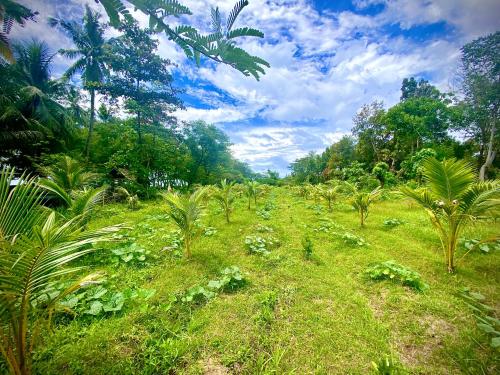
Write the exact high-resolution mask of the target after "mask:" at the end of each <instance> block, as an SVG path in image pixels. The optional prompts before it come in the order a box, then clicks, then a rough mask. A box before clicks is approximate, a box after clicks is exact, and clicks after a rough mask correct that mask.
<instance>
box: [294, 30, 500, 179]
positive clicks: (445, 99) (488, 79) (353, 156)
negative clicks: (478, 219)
mask: <svg viewBox="0 0 500 375" xmlns="http://www.w3.org/2000/svg"><path fill="white" fill-rule="evenodd" d="M499 47H500V32H496V33H494V34H490V35H487V36H485V37H481V38H478V39H476V40H474V41H472V42H470V43H468V44H466V45H464V46H463V47H462V49H461V69H460V72H459V74H458V78H459V79H460V90H459V91H457V92H455V93H443V92H440V91H439V90H438V89H437V88H436V87H435V86H433V85H431V84H430V83H429V82H428V81H427V80H424V79H420V80H418V79H415V78H414V77H410V78H405V79H404V80H403V82H402V85H401V98H400V101H399V102H398V103H397V104H395V105H394V106H392V107H390V108H388V109H386V108H385V107H384V104H383V103H382V102H380V101H374V102H372V103H369V104H365V105H363V106H362V108H361V109H360V110H359V111H358V112H357V113H356V114H355V116H354V117H353V127H352V130H351V133H352V134H351V135H346V136H344V137H342V138H341V139H340V140H339V141H338V142H335V143H334V144H332V145H331V146H330V147H328V148H327V149H326V150H325V151H324V152H323V153H321V154H315V153H310V154H309V155H307V156H305V157H303V158H300V159H297V160H296V161H295V162H293V163H292V164H291V165H290V169H291V172H292V173H291V178H292V180H293V181H295V182H310V183H319V182H323V181H327V180H329V179H332V178H338V179H342V180H350V181H353V182H358V183H360V184H364V185H368V186H370V185H376V184H377V183H378V184H381V185H384V184H386V183H389V184H391V183H396V182H397V181H406V180H411V179H417V180H420V179H421V177H422V173H421V164H422V162H423V161H424V160H425V159H426V158H428V157H430V156H434V157H437V158H438V159H445V158H448V159H449V158H456V159H465V160H468V161H470V162H472V163H473V164H474V165H476V166H477V170H478V171H479V175H480V179H481V180H484V179H485V178H495V177H497V176H498V173H499V167H500V164H499V161H498V158H495V154H496V150H497V149H498V145H499V141H500V135H499V133H498V131H497V128H498V118H499V98H500V58H499V55H498V54H499V52H498V51H499Z"/></svg>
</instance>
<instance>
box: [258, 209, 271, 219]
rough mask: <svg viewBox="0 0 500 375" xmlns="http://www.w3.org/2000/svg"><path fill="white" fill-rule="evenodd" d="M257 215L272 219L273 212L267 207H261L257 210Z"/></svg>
mask: <svg viewBox="0 0 500 375" xmlns="http://www.w3.org/2000/svg"><path fill="white" fill-rule="evenodd" d="M256 214H257V216H259V217H260V218H261V219H264V220H271V213H270V212H269V211H267V210H265V209H263V208H262V209H260V210H257V212H256Z"/></svg>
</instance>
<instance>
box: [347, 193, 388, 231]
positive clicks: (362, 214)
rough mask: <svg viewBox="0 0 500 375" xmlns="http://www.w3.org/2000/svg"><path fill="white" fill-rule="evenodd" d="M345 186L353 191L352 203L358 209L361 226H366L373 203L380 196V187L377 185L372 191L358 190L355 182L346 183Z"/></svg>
mask: <svg viewBox="0 0 500 375" xmlns="http://www.w3.org/2000/svg"><path fill="white" fill-rule="evenodd" d="M345 186H346V187H347V188H348V190H350V191H351V195H352V198H351V205H352V207H354V209H355V210H356V211H358V214H359V221H360V225H361V227H364V226H365V221H366V219H367V217H368V212H369V211H368V210H369V208H370V206H371V204H372V203H373V202H375V201H376V200H377V199H378V198H379V197H380V194H381V190H380V187H377V188H376V189H374V190H372V191H370V192H365V191H360V190H358V188H357V187H356V185H354V184H350V183H346V184H345Z"/></svg>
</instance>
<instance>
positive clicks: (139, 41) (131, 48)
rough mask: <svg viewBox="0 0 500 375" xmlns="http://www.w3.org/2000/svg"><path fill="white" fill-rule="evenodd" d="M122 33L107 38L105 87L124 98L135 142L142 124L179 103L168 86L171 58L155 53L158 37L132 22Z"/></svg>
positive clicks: (163, 116) (161, 118) (162, 116)
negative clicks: (132, 117)
mask: <svg viewBox="0 0 500 375" xmlns="http://www.w3.org/2000/svg"><path fill="white" fill-rule="evenodd" d="M119 30H120V31H121V32H122V35H121V36H119V37H116V38H113V39H111V40H110V41H109V45H110V49H109V53H108V59H109V62H110V68H111V72H112V75H111V77H110V82H109V83H108V85H107V91H108V92H109V93H110V94H111V95H112V96H113V97H122V98H124V99H125V108H126V109H127V111H128V112H129V113H133V114H135V116H136V124H137V125H136V126H137V134H138V142H139V144H141V143H142V140H143V137H142V135H143V130H142V127H143V124H144V123H147V121H148V120H149V119H154V118H155V117H159V119H158V121H157V122H159V123H161V122H165V121H166V120H168V118H167V114H168V113H169V112H172V111H174V110H175V109H176V108H178V107H179V106H180V104H181V102H180V100H179V99H178V98H177V97H176V93H177V92H176V90H174V89H173V87H172V81H173V78H172V75H171V74H170V71H169V69H170V66H171V62H170V61H169V60H167V59H163V58H161V57H160V56H158V55H157V54H156V51H157V49H158V41H157V40H155V39H153V38H152V37H151V36H152V35H153V32H152V31H151V30H142V29H141V28H139V26H138V24H137V23H136V22H127V23H125V24H123V25H122V26H121V27H120V28H119Z"/></svg>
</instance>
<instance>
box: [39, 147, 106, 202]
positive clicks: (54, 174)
mask: <svg viewBox="0 0 500 375" xmlns="http://www.w3.org/2000/svg"><path fill="white" fill-rule="evenodd" d="M43 172H44V173H45V174H46V175H47V176H48V177H49V178H50V180H52V181H54V182H55V183H56V184H57V185H59V186H60V187H61V188H62V189H63V190H64V191H66V192H67V193H71V192H74V191H76V190H80V189H83V188H84V187H85V186H86V185H87V184H88V183H89V182H90V181H92V180H94V179H95V178H96V174H95V173H90V172H88V171H86V170H85V169H84V168H83V166H82V165H81V164H80V162H78V161H77V160H75V159H73V158H71V157H70V156H67V155H62V156H61V157H58V158H57V159H56V160H54V161H52V162H51V164H50V165H49V166H47V167H45V168H43Z"/></svg>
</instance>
